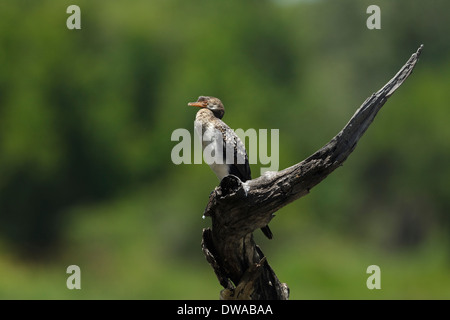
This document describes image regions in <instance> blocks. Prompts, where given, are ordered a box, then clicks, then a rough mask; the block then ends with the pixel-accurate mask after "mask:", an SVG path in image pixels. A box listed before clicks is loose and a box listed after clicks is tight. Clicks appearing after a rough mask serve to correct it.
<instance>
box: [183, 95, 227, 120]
mask: <svg viewBox="0 0 450 320" xmlns="http://www.w3.org/2000/svg"><path fill="white" fill-rule="evenodd" d="M188 106H192V107H198V108H207V109H209V110H211V111H212V113H213V114H214V116H215V117H216V118H219V119H222V118H223V115H224V114H225V108H224V106H223V104H222V101H220V100H219V99H217V98H214V97H205V96H200V97H198V100H197V102H189V103H188Z"/></svg>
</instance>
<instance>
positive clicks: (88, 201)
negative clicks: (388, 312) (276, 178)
mask: <svg viewBox="0 0 450 320" xmlns="http://www.w3.org/2000/svg"><path fill="white" fill-rule="evenodd" d="M71 4H76V5H78V6H80V8H81V27H82V29H81V30H68V29H67V27H66V20H67V18H68V17H69V14H67V13H66V9H67V7H68V6H69V5H71ZM371 4H376V5H379V6H380V8H381V26H382V28H381V30H369V29H368V28H367V27H366V20H367V18H368V17H369V15H368V14H367V13H366V9H367V7H368V6H369V5H371ZM449 12H450V2H448V1H444V0H433V1H430V2H427V3H424V2H420V1H417V0H414V1H411V0H397V1H381V0H374V1H366V0H364V1H355V0H353V1H351V0H340V1H331V0H329V1H325V0H322V1H319V0H317V1H313V0H310V1H295V0H291V1H289V0H271V1H269V0H265V1H262V0H258V1H256V0H252V1H238V0H232V1H206V0H195V1H176V0H168V1H162V0H153V1H143V0H142V1H141V0H139V1H132V2H130V1H128V2H127V1H100V0H97V1H86V0H79V1H75V2H74V1H70V2H69V1H44V0H40V1H13V0H0V298H3V299H16V298H25V299H35V298H40V299H57V298H62V299H79V298H84V299H122V298H124V299H128V298H129V299H217V298H218V296H219V291H220V289H221V288H220V285H219V283H218V281H217V279H216V278H215V275H214V273H213V270H212V269H211V268H210V266H209V265H208V264H207V262H206V261H205V259H204V257H203V254H202V252H201V250H200V240H201V230H202V228H204V227H207V226H208V225H209V223H210V221H209V220H208V219H206V220H202V219H201V215H202V212H203V209H204V207H205V205H206V203H207V200H208V195H209V192H210V191H211V190H212V189H213V188H214V187H215V186H216V185H217V183H218V181H217V179H216V177H215V176H214V174H213V173H212V172H211V171H210V169H209V168H208V166H207V165H206V164H202V165H193V164H192V165H187V164H182V165H178V166H177V165H174V164H173V163H172V161H171V158H170V154H171V150H172V148H173V147H174V146H175V145H176V144H177V142H174V141H171V133H172V131H173V130H175V129H177V128H187V129H188V130H190V131H191V132H193V120H194V117H195V112H196V110H193V109H192V108H188V107H187V106H186V105H187V102H189V101H195V100H196V99H197V97H198V96H199V95H212V96H217V97H219V98H221V100H222V101H223V102H224V104H225V107H226V109H227V114H226V116H225V121H226V122H227V123H228V124H229V125H230V127H231V128H234V129H237V128H243V129H248V128H255V129H261V128H264V129H272V128H273V129H279V130H280V154H279V158H280V169H283V168H286V167H288V166H290V165H293V164H295V163H297V162H299V161H301V160H303V159H304V158H306V157H307V156H309V155H310V154H311V153H313V152H314V151H315V150H317V149H318V148H320V147H321V146H323V145H324V144H325V143H326V142H328V141H329V140H330V139H331V138H332V137H333V136H334V135H335V134H336V133H337V132H338V131H339V130H340V129H341V128H342V127H343V126H344V125H345V124H346V122H347V121H348V119H350V117H351V116H352V114H353V113H354V112H355V110H356V109H357V108H358V107H359V105H360V104H361V103H362V102H363V101H364V100H365V99H366V98H367V97H368V96H370V95H371V94H372V93H373V92H374V91H376V90H378V89H379V88H380V87H381V86H382V85H384V84H385V83H386V82H387V81H388V80H389V79H390V78H391V77H392V76H393V75H394V74H395V73H396V72H397V71H398V69H399V68H400V67H401V66H402V65H403V63H404V62H405V61H406V60H407V59H408V58H409V57H410V55H411V54H412V53H413V52H415V50H416V49H417V48H418V47H419V45H420V44H422V43H423V44H424V52H423V54H422V56H421V59H420V62H419V64H418V65H417V67H416V70H415V71H414V73H413V74H412V76H411V77H410V78H409V79H408V80H407V81H406V82H405V84H404V85H403V86H402V88H400V89H399V90H398V92H396V93H395V95H394V96H393V97H392V98H391V99H390V100H389V101H388V103H387V105H386V106H385V107H384V108H383V110H382V111H381V112H380V114H379V115H378V116H377V118H376V119H375V121H374V123H373V124H372V126H371V128H370V129H369V130H368V132H367V133H366V135H365V137H364V138H363V139H362V140H361V141H360V143H359V145H358V147H357V149H356V150H355V151H354V153H353V154H352V155H351V156H350V158H349V159H348V160H347V162H346V163H345V165H344V166H343V167H342V168H340V169H338V170H337V171H336V172H334V173H333V174H332V175H331V176H330V177H328V178H327V179H326V180H325V181H324V182H322V183H321V184H320V185H319V186H317V187H316V188H315V189H313V190H312V192H311V194H310V195H308V196H307V197H305V198H302V199H300V200H299V201H297V202H295V203H292V204H290V205H289V206H287V207H285V208H283V209H282V210H280V211H279V212H278V213H277V216H276V218H275V219H274V220H272V223H271V228H272V230H273V232H274V235H275V236H274V239H273V240H272V241H268V240H265V239H264V238H263V237H262V236H261V235H260V234H259V232H256V233H255V237H257V238H258V239H257V241H258V242H259V243H260V245H261V247H262V249H263V251H264V252H265V254H266V255H267V257H268V260H269V262H270V264H271V265H272V267H273V268H274V270H275V271H276V273H277V275H278V277H279V278H280V280H281V281H282V282H286V283H287V284H288V285H289V287H290V288H291V299H316V298H319V299H321V298H326V299H330V298H339V299H347V298H368V299H379V298H388V299H403V298H407V299H408V298H412V299H415V298H426V299H427V298H445V299H449V298H450V272H449V271H450V254H449V253H450V250H449V249H450V217H449V212H450V191H449V183H450V166H449V163H450V125H449V120H450V108H449V107H448V105H449V102H448V101H450V90H449V89H448V88H449V87H450V54H449V53H450V50H449V49H450V43H449V41H448V32H449V30H450V28H449V27H450V25H449V24H450V23H449V19H448V17H449ZM259 168H260V165H252V172H253V176H254V177H257V176H258V175H259ZM72 264H76V265H78V266H80V268H81V287H82V289H81V290H68V289H67V287H66V279H67V277H68V274H66V268H67V266H69V265H72ZM372 264H376V265H379V266H380V268H381V287H382V289H381V290H368V289H367V287H366V279H367V277H368V276H369V275H368V274H366V268H367V267H368V266H369V265H372Z"/></svg>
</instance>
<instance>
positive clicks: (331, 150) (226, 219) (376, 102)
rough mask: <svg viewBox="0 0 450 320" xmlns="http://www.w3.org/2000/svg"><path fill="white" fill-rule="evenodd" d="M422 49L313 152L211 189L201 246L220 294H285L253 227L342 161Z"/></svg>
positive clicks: (269, 296)
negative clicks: (256, 175) (286, 164)
mask: <svg viewBox="0 0 450 320" xmlns="http://www.w3.org/2000/svg"><path fill="white" fill-rule="evenodd" d="M422 48H423V46H420V47H419V49H418V50H417V51H416V53H414V54H413V55H412V56H411V58H410V59H409V60H408V61H407V62H406V64H405V65H404V66H403V67H402V68H401V69H400V71H399V72H398V73H397V74H396V75H395V76H394V77H393V78H392V79H391V80H390V81H389V82H388V83H387V84H386V85H385V86H384V87H383V88H381V89H380V90H379V91H377V92H376V93H374V94H372V96H370V97H369V98H368V99H366V101H364V103H363V104H362V105H361V107H360V108H359V109H358V110H357V111H356V113H355V114H354V115H353V117H352V118H351V119H350V121H349V122H348V123H347V125H346V126H345V127H344V128H343V129H342V130H341V131H340V132H339V133H338V134H337V135H336V136H335V137H334V138H333V139H331V141H330V142H328V143H327V144H326V145H325V146H324V147H322V148H321V149H319V150H318V151H317V152H315V153H314V154H313V155H311V156H310V157H308V158H307V159H305V160H303V161H302V162H299V163H297V164H295V165H293V166H291V167H289V168H287V169H284V170H282V171H279V172H266V173H265V174H264V175H262V176H261V177H259V178H256V179H253V180H250V181H247V182H245V183H242V182H241V181H240V180H239V179H238V178H237V177H235V176H232V175H229V176H227V177H225V178H224V179H223V180H222V181H221V183H220V185H219V186H218V187H216V189H215V190H214V191H213V192H212V193H211V195H210V198H209V202H208V205H207V207H206V209H205V212H204V215H205V216H210V217H211V219H212V228H211V229H210V228H207V229H204V230H203V241H202V249H203V252H204V254H205V256H206V259H207V261H208V262H209V263H210V264H211V266H212V267H213V269H214V272H215V273H216V275H217V277H218V279H219V282H220V284H221V285H222V286H223V287H224V288H225V289H224V290H222V292H221V298H222V299H252V300H261V299H281V300H286V299H288V297H289V289H288V287H287V285H286V284H283V283H281V282H280V281H279V280H278V278H277V276H276V275H275V272H274V271H273V270H272V268H271V267H270V266H269V264H268V263H267V259H266V257H265V256H264V254H263V253H262V251H261V249H260V248H259V247H258V246H257V245H256V243H255V242H254V240H253V231H254V230H256V229H259V228H261V227H264V226H265V225H267V224H268V223H269V222H270V220H271V219H272V217H273V213H274V212H275V211H277V210H278V209H280V208H281V207H283V206H285V205H287V204H288V203H290V202H292V201H294V200H297V199H299V198H301V197H302V196H304V195H306V194H308V193H309V191H310V190H311V188H313V187H314V186H316V185H317V184H318V183H320V182H321V181H322V180H323V179H325V178H326V177H327V176H328V175H329V174H330V173H331V172H333V171H334V170H335V169H336V168H338V167H339V166H341V165H342V164H343V162H344V161H345V160H346V159H347V157H348V156H349V155H350V154H351V153H352V151H353V150H354V149H355V147H356V144H357V143H358V141H359V139H360V138H361V136H362V135H363V134H364V132H365V131H366V130H367V128H368V127H369V125H370V124H371V123H372V121H373V119H374V118H375V116H376V114H377V113H378V111H379V110H380V109H381V107H382V106H383V105H384V104H385V102H386V101H387V99H388V98H389V97H390V96H391V95H392V94H393V93H394V92H395V90H397V88H398V87H399V86H400V85H401V84H402V83H403V82H404V81H405V79H406V78H407V77H408V76H409V75H410V74H411V72H412V71H413V69H414V67H415V65H416V63H417V61H418V58H419V56H420V54H421V52H422Z"/></svg>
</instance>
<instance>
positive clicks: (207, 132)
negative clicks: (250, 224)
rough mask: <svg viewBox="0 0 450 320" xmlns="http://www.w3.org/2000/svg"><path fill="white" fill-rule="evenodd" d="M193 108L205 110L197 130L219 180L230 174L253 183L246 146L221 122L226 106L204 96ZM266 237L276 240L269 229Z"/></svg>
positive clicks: (191, 103)
mask: <svg viewBox="0 0 450 320" xmlns="http://www.w3.org/2000/svg"><path fill="white" fill-rule="evenodd" d="M188 105H189V106H194V107H199V108H201V109H200V110H199V111H198V112H197V115H196V117H195V122H194V124H195V128H196V130H198V131H199V132H198V133H199V136H200V137H202V146H203V150H205V148H210V149H209V150H208V151H211V155H212V157H213V159H210V160H209V161H207V159H205V161H206V162H207V163H208V165H209V166H210V168H211V169H212V171H213V172H214V173H215V174H216V176H217V177H218V178H219V180H222V179H223V178H224V177H226V176H227V175H229V174H232V175H235V176H236V177H238V178H239V179H241V181H242V182H245V181H247V180H251V179H252V177H251V171H250V165H249V163H248V156H247V151H246V150H245V145H244V144H243V143H242V141H241V139H239V137H238V136H237V135H236V133H235V132H234V131H233V130H231V129H230V127H229V126H228V125H227V124H226V123H225V122H223V121H222V120H221V119H222V117H223V116H224V114H225V108H224V106H223V104H222V102H221V101H220V100H219V99H217V98H214V97H207V96H200V97H199V98H198V100H197V102H190V103H189V104H188ZM200 130H201V131H200ZM261 230H262V231H263V233H264V234H265V235H266V236H267V237H268V238H269V239H272V232H271V231H270V229H269V226H265V227H263V228H261Z"/></svg>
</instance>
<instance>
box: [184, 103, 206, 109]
mask: <svg viewBox="0 0 450 320" xmlns="http://www.w3.org/2000/svg"><path fill="white" fill-rule="evenodd" d="M188 106H191V107H197V108H206V103H205V102H204V101H197V102H189V103H188Z"/></svg>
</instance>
